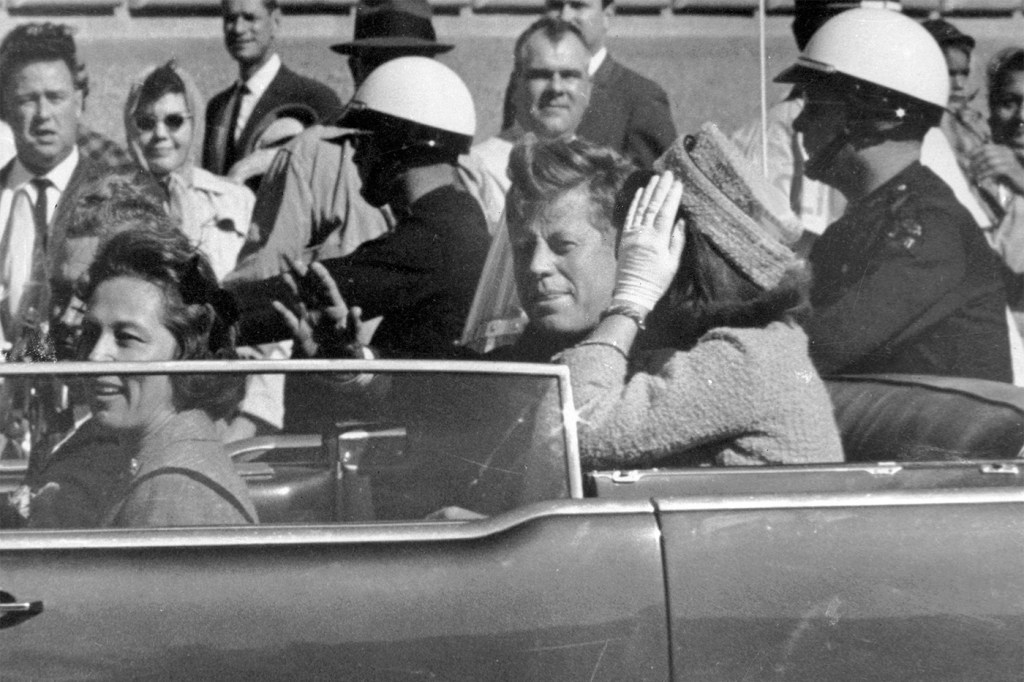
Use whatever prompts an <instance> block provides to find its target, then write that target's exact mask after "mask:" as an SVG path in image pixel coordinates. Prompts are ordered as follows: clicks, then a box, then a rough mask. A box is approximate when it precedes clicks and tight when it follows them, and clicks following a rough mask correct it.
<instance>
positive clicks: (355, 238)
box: [228, 0, 452, 282]
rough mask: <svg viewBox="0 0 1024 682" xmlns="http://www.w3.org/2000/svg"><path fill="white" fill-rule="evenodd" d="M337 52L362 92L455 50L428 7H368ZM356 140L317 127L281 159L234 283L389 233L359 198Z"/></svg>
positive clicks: (387, 3)
mask: <svg viewBox="0 0 1024 682" xmlns="http://www.w3.org/2000/svg"><path fill="white" fill-rule="evenodd" d="M331 49H332V50H333V51H335V52H337V53H338V54H342V55H346V56H347V57H348V66H349V70H350V71H351V73H352V80H353V81H354V83H355V86H356V88H358V87H359V86H360V85H361V84H362V83H363V81H365V80H366V77H367V76H369V74H370V73H371V72H372V71H373V70H374V69H375V68H376V67H378V66H380V65H381V64H383V63H385V62H387V61H390V60H391V59H395V58H397V57H403V56H423V57H433V56H434V55H437V54H440V53H443V52H447V51H449V50H451V49H452V45H446V44H443V43H439V42H437V36H436V34H435V33H434V27H433V24H432V23H431V11H430V5H428V4H427V2H426V0H362V2H360V3H359V5H358V6H357V7H356V17H355V29H354V37H353V40H351V41H349V42H345V43H340V44H337V45H333V46H331ZM352 134H353V131H352V130H350V129H348V128H344V127H339V126H335V125H331V124H329V123H328V124H325V125H319V126H313V127H312V128H309V129H307V130H306V131H305V132H304V133H302V134H301V135H299V136H298V137H296V138H295V139H294V140H292V141H291V142H290V143H289V144H288V145H286V146H285V147H283V148H282V149H281V151H280V152H278V154H277V156H276V157H275V159H274V162H273V163H272V164H271V166H270V169H269V170H268V171H267V173H266V175H264V177H263V180H262V182H261V184H260V190H259V192H258V193H257V196H256V207H255V209H254V210H253V220H252V226H251V229H250V234H249V239H248V241H247V243H246V244H245V246H243V247H242V251H241V253H240V255H239V262H238V266H237V267H236V268H235V271H234V272H232V273H231V274H230V275H229V276H228V282H231V281H252V280H261V279H265V278H268V277H273V276H275V275H277V274H278V271H279V270H280V268H281V256H283V255H287V256H289V257H291V258H293V259H298V260H304V261H306V260H309V259H310V258H312V257H325V256H342V255H345V254H348V253H351V252H352V251H353V250H355V248H356V247H357V246H359V245H360V244H362V243H363V242H365V241H368V240H370V239H374V238H376V237H379V236H380V235H382V234H384V233H385V232H387V230H388V227H389V224H390V223H391V222H393V221H390V219H389V217H388V212H387V211H386V210H384V211H382V210H381V209H379V208H377V207H374V206H371V205H370V204H369V203H367V202H366V200H365V199H364V198H363V197H362V195H361V194H360V188H361V186H362V182H361V181H360V179H359V174H358V173H357V172H356V167H355V164H354V163H353V161H352V156H353V152H354V149H353V146H352V137H351V136H352Z"/></svg>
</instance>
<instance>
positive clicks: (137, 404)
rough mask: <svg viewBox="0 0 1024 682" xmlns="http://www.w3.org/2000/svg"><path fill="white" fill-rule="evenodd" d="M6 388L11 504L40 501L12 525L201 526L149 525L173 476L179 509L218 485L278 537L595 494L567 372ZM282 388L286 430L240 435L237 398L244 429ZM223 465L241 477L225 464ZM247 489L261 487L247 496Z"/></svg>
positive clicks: (45, 379)
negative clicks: (278, 530) (581, 451)
mask: <svg viewBox="0 0 1024 682" xmlns="http://www.w3.org/2000/svg"><path fill="white" fill-rule="evenodd" d="M196 369H203V370H205V371H204V372H203V373H201V374H200V373H196ZM0 378H2V382H3V383H2V393H3V403H2V407H0V410H2V412H0V416H2V423H3V424H4V429H3V435H2V438H3V449H2V464H3V469H2V470H0V474H2V475H3V492H7V493H9V494H11V497H13V498H17V497H18V494H19V490H20V491H21V494H22V496H23V497H27V498H28V499H22V500H21V508H20V509H19V513H18V514H16V515H13V516H12V515H11V514H10V513H8V514H7V515H6V516H5V523H4V525H5V527H18V526H19V524H20V523H21V522H22V521H26V520H31V522H32V526H33V527H110V526H127V527H135V526H137V525H147V526H149V525H193V523H191V522H188V521H183V520H182V519H187V518H188V517H189V516H188V514H187V513H186V514H182V513H180V509H172V510H170V511H164V512H160V513H155V512H152V510H151V509H148V508H147V509H144V512H140V513H142V516H141V517H140V516H138V515H135V516H133V515H132V514H133V513H134V512H131V510H132V509H134V506H138V505H134V503H133V502H131V501H130V500H133V499H135V498H138V497H139V496H140V495H141V492H140V491H142V490H143V489H144V488H143V487H142V486H143V485H146V486H151V487H156V488H159V487H160V486H163V485H165V484H169V483H170V481H171V479H174V478H176V480H177V481H178V488H172V490H175V491H178V492H175V493H174V494H177V495H181V496H182V497H183V499H181V500H180V501H179V502H175V503H174V504H175V505H177V506H178V507H180V506H181V505H188V504H190V502H189V493H188V490H187V489H188V488H189V486H192V487H195V486H196V485H198V486H200V487H202V486H206V488H210V489H213V490H215V491H218V492H220V493H221V497H222V498H225V499H227V500H228V501H229V502H230V503H231V504H232V505H234V506H235V507H236V508H237V510H238V513H240V514H241V517H240V518H242V519H246V518H248V516H252V517H255V516H256V514H255V513H254V510H257V509H258V516H259V519H258V522H259V523H264V524H265V523H325V522H372V521H413V520H424V519H437V518H450V517H451V515H454V517H455V518H467V517H469V518H472V517H474V516H480V515H492V514H496V513H500V512H503V511H508V510H510V509H512V508H514V507H517V506H521V505H523V504H525V503H529V502H539V501H544V500H551V499H558V498H567V497H580V496H581V492H580V482H579V464H578V455H577V453H576V451H575V429H574V425H573V424H572V423H571V422H570V421H569V419H570V418H571V414H572V412H571V410H569V409H566V408H567V406H568V405H571V398H570V397H569V396H568V382H567V373H566V371H565V370H564V368H560V367H555V366H544V365H524V364H515V365H505V364H502V363H472V362H469V363H456V364H452V363H444V365H443V366H442V363H436V362H384V363H382V362H373V361H363V362H336V361H334V362H324V361H288V362H287V363H272V362H267V361H262V362H231V363H221V362H204V363H183V362H178V363H169V364H150V365H138V364H131V363H118V364H116V365H115V364H114V363H103V364H102V365H98V364H97V363H91V364H84V363H83V364H79V363H67V364H63V365H61V366H57V365H32V364H24V365H20V366H19V365H10V364H9V365H5V366H0ZM275 384H276V385H278V386H280V385H281V384H283V390H284V395H285V400H284V413H283V414H281V415H278V417H279V424H278V425H276V426H275V427H274V428H265V429H264V432H262V433H259V434H257V435H253V436H248V437H245V438H240V439H238V438H234V437H233V434H232V432H231V430H230V428H228V421H229V418H217V416H218V414H219V412H218V409H215V408H216V407H217V406H222V404H223V402H224V400H223V399H222V397H223V396H228V398H227V403H228V404H231V403H232V400H234V401H235V402H236V403H237V404H238V405H239V407H238V410H229V412H231V413H232V415H231V416H234V415H235V414H238V412H239V411H240V410H244V409H247V407H248V406H249V405H251V401H252V400H256V401H257V402H258V399H259V396H260V395H261V391H264V390H265V389H266V387H267V386H268V385H270V386H273V385H275ZM239 389H244V391H245V397H241V393H240V392H238V390H239ZM233 391H235V392H234V393H232V392H233ZM231 396H234V397H233V398H232V397H231ZM239 397H241V399H240V400H239ZM221 411H223V410H221ZM211 415H212V416H211ZM221 461H230V469H231V470H232V471H222V470H221V469H224V467H221V468H220V469H218V466H217V465H216V464H212V463H211V462H221ZM235 476H237V478H238V479H241V481H242V482H243V483H244V485H234V488H233V484H232V482H233V481H237V479H236V478H235ZM186 479H188V480H186ZM140 481H144V484H143V483H140ZM158 483H159V484H160V486H158V485H157V484H158ZM48 485H49V487H47V486H48ZM54 488H56V490H54ZM221 488H224V489H226V491H227V492H226V493H224V491H221V490H220V489H221ZM179 489H180V490H179ZM40 491H43V492H40ZM203 492H204V494H207V496H210V495H209V494H208V493H209V491H208V490H204V491H203ZM48 496H55V497H56V499H57V500H59V503H58V504H57V505H56V511H53V510H50V509H47V505H46V504H44V502H45V500H46V498H47V497H48ZM159 496H160V493H159V492H157V491H151V493H150V497H159ZM164 496H166V495H164ZM246 496H248V499H245V498H246ZM126 498H127V499H129V502H128V503H127V504H126V503H125V499H126ZM232 498H238V499H240V500H241V502H240V503H238V501H237V500H235V499H232ZM222 501H223V500H221V502H222ZM250 503H251V504H250ZM153 504H156V503H155V502H154V503H153ZM196 504H200V503H199V502H197V503H196ZM68 505H74V507H75V509H73V510H71V511H69V510H68V509H67V508H66V507H67V506H68ZM133 505H134V506H133ZM14 506H15V507H16V508H18V505H17V504H15V505H14ZM221 506H223V505H221ZM143 507H145V505H143ZM83 508H87V509H88V510H90V511H88V513H86V512H85V511H83ZM453 510H454V511H453ZM226 513H227V516H225V517H223V518H220V519H218V518H213V519H203V518H193V521H194V522H195V524H196V525H199V524H202V525H223V523H226V522H230V521H231V518H232V517H231V514H233V513H234V512H232V511H231V510H230V509H227V512H226ZM47 515H50V516H51V517H52V518H44V517H46V516H47ZM33 516H34V518H33ZM129 518H136V519H138V518H148V519H150V520H149V521H147V522H145V523H143V522H138V521H136V522H128V521H127V519H129ZM161 518H162V519H164V522H163V523H161V522H159V519H161ZM154 519H156V521H155V522H154ZM175 519H177V521H175ZM253 521H255V518H253Z"/></svg>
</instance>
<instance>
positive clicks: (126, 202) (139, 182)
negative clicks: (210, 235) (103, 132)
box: [67, 170, 176, 237]
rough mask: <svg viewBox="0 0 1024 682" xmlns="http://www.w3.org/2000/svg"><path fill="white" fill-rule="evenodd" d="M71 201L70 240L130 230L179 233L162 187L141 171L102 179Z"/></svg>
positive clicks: (94, 182) (68, 233)
mask: <svg viewBox="0 0 1024 682" xmlns="http://www.w3.org/2000/svg"><path fill="white" fill-rule="evenodd" d="M71 201H72V204H71V205H72V206H74V210H72V211H71V213H70V219H69V221H68V227H67V235H68V237H90V236H98V237H109V236H111V235H114V234H116V233H118V232H124V231H125V230H128V229H142V230H146V231H149V232H164V233H167V232H174V231H176V228H175V226H174V223H173V222H171V219H170V218H169V217H168V216H167V211H165V210H164V207H163V196H162V192H161V189H160V186H159V185H157V184H156V182H154V180H153V177H152V176H151V175H150V174H149V173H146V172H145V171H142V170H137V171H129V172H123V173H109V174H106V175H102V176H100V177H99V178H97V179H96V180H93V181H92V182H89V183H87V184H85V185H83V186H82V188H81V189H79V190H78V191H77V192H75V194H74V195H73V196H72V198H71Z"/></svg>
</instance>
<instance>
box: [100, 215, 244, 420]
mask: <svg viewBox="0 0 1024 682" xmlns="http://www.w3.org/2000/svg"><path fill="white" fill-rule="evenodd" d="M114 277H135V278H138V279H142V280H145V281H147V282H150V283H152V284H154V285H156V286H157V287H159V288H160V290H161V291H162V292H163V298H164V315H163V317H164V320H163V321H164V325H165V326H166V327H167V329H168V330H169V331H170V332H171V335H172V336H174V339H175V341H176V342H177V345H178V357H177V358H176V359H178V360H206V359H230V358H234V357H235V353H234V347H235V338H234V337H235V330H234V326H233V325H234V322H235V318H236V317H237V312H236V311H235V309H234V305H233V302H232V301H231V299H230V295H229V294H227V292H225V291H223V290H222V289H220V287H219V286H218V284H217V278H216V276H215V275H214V273H213V268H212V267H211V266H210V262H209V261H208V260H207V259H206V256H204V255H203V254H202V253H201V252H199V251H197V250H196V249H195V248H194V247H193V246H192V245H191V244H190V243H189V241H188V238H187V237H185V235H183V234H181V233H180V232H177V231H170V232H163V231H161V232H150V231H147V230H128V231H126V232H121V233H120V234H117V235H114V236H113V237H111V238H110V239H109V240H108V241H107V242H106V243H105V244H104V245H103V246H102V247H101V249H100V252H99V255H97V257H96V260H95V261H94V262H93V264H92V266H91V267H90V268H89V282H88V284H87V286H86V290H85V292H84V294H85V300H87V301H88V299H89V298H91V297H92V294H93V293H94V292H95V291H96V287H97V286H99V284H100V283H102V282H104V281H105V280H108V279H111V278H114ZM171 384H172V386H173V387H174V406H175V408H177V409H179V410H184V409H201V410H204V411H206V412H207V413H208V414H209V415H210V416H211V417H212V418H214V419H219V418H225V417H229V416H231V415H232V414H234V413H235V412H236V411H237V409H238V404H239V403H240V402H241V400H242V398H243V397H244V396H245V377H244V376H239V375H232V374H210V375H185V374H177V375H173V376H172V377H171Z"/></svg>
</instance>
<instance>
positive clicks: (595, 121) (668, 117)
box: [502, 54, 676, 168]
mask: <svg viewBox="0 0 1024 682" xmlns="http://www.w3.org/2000/svg"><path fill="white" fill-rule="evenodd" d="M592 80H593V91H592V92H591V95H590V103H589V104H588V105H587V110H586V112H585V113H584V114H583V120H582V121H581V122H580V127H579V129H578V130H577V131H576V133H577V134H578V135H579V136H580V137H582V138H584V139H586V140H588V141H590V142H593V143H595V144H599V145H603V146H605V147H611V148H612V149H614V150H615V151H617V152H619V153H620V154H623V155H624V156H628V157H629V158H630V159H632V160H633V162H634V163H636V164H637V165H639V166H640V167H642V168H650V167H651V165H652V164H653V163H654V161H655V159H657V158H658V157H659V156H661V155H662V153H663V152H664V151H665V150H666V149H668V148H669V146H670V145H671V144H672V143H673V142H674V141H675V139H676V126H675V124H674V123H673V122H672V111H671V108H670V106H669V102H668V95H667V94H665V90H664V89H662V87H661V86H660V85H658V84H657V83H655V82H654V81H652V80H650V79H649V78H645V77H644V76H641V75H640V74H639V73H637V72H636V71H634V70H633V69H630V68H628V67H626V66H623V65H622V64H620V63H619V62H617V61H615V59H613V58H612V56H611V55H610V54H609V55H606V56H605V58H604V61H603V62H601V66H600V67H598V69H597V72H596V73H595V74H594V75H593V78H592ZM513 90H514V83H513V82H510V83H509V84H508V88H507V89H506V91H505V109H504V115H503V117H502V124H503V125H502V129H503V130H507V129H508V128H509V127H511V125H512V123H513V122H514V121H515V107H514V104H513V102H514V100H513Z"/></svg>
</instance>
